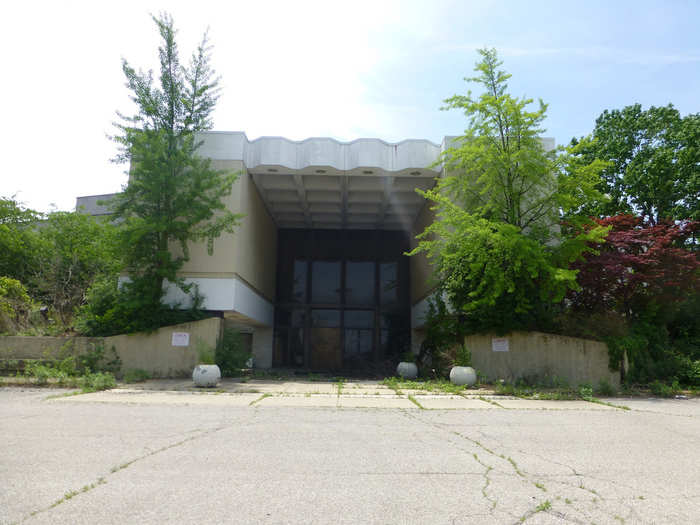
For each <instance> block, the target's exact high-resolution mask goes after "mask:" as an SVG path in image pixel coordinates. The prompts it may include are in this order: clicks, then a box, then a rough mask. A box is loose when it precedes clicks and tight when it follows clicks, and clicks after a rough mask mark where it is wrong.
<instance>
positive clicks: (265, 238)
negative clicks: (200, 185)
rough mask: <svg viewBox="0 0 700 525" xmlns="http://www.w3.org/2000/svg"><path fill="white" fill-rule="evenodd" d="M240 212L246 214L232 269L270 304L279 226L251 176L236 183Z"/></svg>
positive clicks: (240, 229)
mask: <svg viewBox="0 0 700 525" xmlns="http://www.w3.org/2000/svg"><path fill="white" fill-rule="evenodd" d="M236 185H237V186H238V187H237V188H236V191H237V192H238V196H239V205H238V206H239V207H238V209H239V210H240V213H243V214H245V217H244V218H243V219H242V221H241V225H240V226H239V227H238V228H237V229H236V233H235V236H236V243H237V248H236V250H235V253H234V259H233V263H234V264H233V267H234V271H235V272H236V274H237V275H238V276H239V277H241V278H242V279H243V280H244V281H245V282H246V283H247V284H248V285H250V286H251V287H252V288H254V289H255V290H256V291H258V293H260V294H261V295H262V296H263V297H265V299H267V300H268V301H272V302H274V300H275V286H276V283H277V281H276V278H277V226H275V223H274V222H273V220H272V217H270V214H269V213H268V212H267V210H266V209H265V205H264V204H263V201H262V199H261V198H260V195H259V194H258V190H257V188H256V187H255V184H254V183H253V179H252V178H251V176H250V175H248V174H245V175H242V176H241V177H240V179H239V180H238V181H237V183H236Z"/></svg>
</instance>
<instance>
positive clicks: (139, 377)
mask: <svg viewBox="0 0 700 525" xmlns="http://www.w3.org/2000/svg"><path fill="white" fill-rule="evenodd" d="M149 379H151V373H150V372H149V371H148V370H142V369H141V368H130V369H129V370H127V371H126V372H124V382H125V383H143V382H144V381H148V380H149Z"/></svg>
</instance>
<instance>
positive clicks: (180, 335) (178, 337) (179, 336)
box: [172, 332, 190, 346]
mask: <svg viewBox="0 0 700 525" xmlns="http://www.w3.org/2000/svg"><path fill="white" fill-rule="evenodd" d="M172 345H173V346H190V334H188V333H187V332H173V340H172Z"/></svg>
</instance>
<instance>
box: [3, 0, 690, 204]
mask: <svg viewBox="0 0 700 525" xmlns="http://www.w3.org/2000/svg"><path fill="white" fill-rule="evenodd" d="M57 4H60V5H57ZM163 9H167V10H169V11H170V12H171V13H172V14H173V16H174V18H175V23H176V26H177V27H178V28H179V30H180V34H179V44H180V48H181V52H182V54H183V56H185V57H186V56H188V55H189V53H190V51H191V49H192V48H193V46H194V44H195V43H196V41H197V40H198V39H199V38H200V37H201V34H202V32H203V31H204V29H205V28H206V27H207V26H209V28H210V37H211V41H212V43H213V45H214V46H215V47H214V53H213V60H212V64H213V65H214V67H215V68H216V69H217V71H218V72H219V73H220V74H221V76H222V85H223V88H224V91H223V94H222V98H221V101H220V103H219V105H218V107H217V111H216V113H215V116H214V121H215V129H219V130H241V131H245V132H246V133H247V134H248V137H249V138H251V139H252V138H255V137H258V136H261V135H282V136H286V137H289V138H292V139H303V138H306V137H309V136H332V137H335V138H338V139H341V140H352V139H355V138H358V137H379V138H382V139H384V140H387V141H399V140H403V139H406V138H426V139H430V140H432V141H434V142H439V141H440V140H441V139H442V137H443V136H445V135H456V134H459V133H460V132H461V131H462V130H463V129H464V126H465V119H464V117H463V116H462V115H460V114H459V113H457V112H441V111H439V108H440V106H441V104H442V100H443V99H444V98H446V97H448V96H450V95H452V94H454V93H464V92H466V90H467V89H469V86H467V84H465V82H464V81H463V80H462V79H463V78H464V77H465V76H471V74H472V69H473V66H474V62H475V61H476V60H477V54H476V51H475V50H476V49H477V48H479V47H483V46H489V47H495V48H496V49H497V50H498V51H499V54H500V56H501V58H502V60H503V61H504V66H503V67H504V68H505V69H506V70H507V71H508V72H510V73H511V74H512V75H513V77H512V78H511V80H510V91H511V93H512V94H514V95H517V96H522V95H527V96H528V97H532V98H535V99H537V98H541V99H543V100H544V102H546V103H548V104H549V111H548V118H547V120H546V121H545V126H546V128H547V133H546V135H547V136H552V137H554V138H555V139H556V141H557V142H558V143H567V142H568V141H569V140H570V139H571V137H573V136H579V135H583V134H587V133H589V132H590V131H591V130H592V129H593V125H594V122H595V119H596V117H597V116H598V115H599V114H600V113H601V112H602V111H603V110H605V109H613V108H621V107H624V106H625V105H629V104H633V103H637V102H639V103H641V104H642V105H644V106H645V107H647V106H649V105H665V104H668V103H673V104H674V106H675V107H676V108H678V109H679V110H680V111H681V113H682V114H688V113H697V112H700V96H699V95H698V94H699V93H700V36H698V31H697V22H698V20H700V2H684V1H674V0H668V1H657V2H640V1H608V2H591V1H588V2H585V3H584V2H577V3H573V2H561V1H559V2H549V1H535V0H531V1H527V2H526V1H503V0H501V1H499V2H489V1H479V2H470V1H461V2H447V1H432V2H428V1H426V2H411V1H386V2H383V1H380V0H376V1H374V2H370V1H355V2H335V1H331V0H326V1H318V2H304V1H299V2H264V1H260V2H255V3H253V2H227V3H221V2H206V1H202V2H197V3H194V2H184V1H182V2H179V1H170V2H150V1H140V2H137V1H128V0H127V1H123V2H118V3H109V4H104V5H101V3H98V2H77V1H74V2H66V3H55V2H29V1H28V2H24V3H22V4H21V5H19V3H15V4H14V5H13V6H12V7H9V8H8V7H5V8H4V16H3V17H2V19H1V20H0V49H1V50H2V51H0V53H2V59H3V63H4V66H5V75H4V77H5V81H4V82H2V83H0V97H1V99H2V100H4V101H5V110H4V117H5V118H4V119H3V120H4V126H2V128H1V129H0V145H1V146H0V147H1V148H2V150H1V151H2V153H3V162H4V167H5V169H4V170H3V172H4V173H3V175H2V178H0V195H4V196H8V195H13V194H17V196H18V198H19V199H20V200H21V201H24V202H25V203H26V204H27V205H28V206H30V207H33V208H37V209H40V210H48V209H49V208H50V206H51V205H52V204H55V206H56V207H57V208H59V209H71V208H72V207H73V206H74V203H75V197H76V196H77V195H90V194H100V193H109V192H114V191H118V190H119V189H120V187H121V185H122V184H123V183H124V182H125V180H126V178H125V176H124V174H123V170H124V167H123V166H115V165H113V164H111V163H110V162H109V159H110V157H112V156H113V155H114V152H115V148H114V145H113V144H112V143H110V142H109V140H108V139H107V138H106V134H108V133H110V132H111V131H112V130H111V126H110V124H111V122H112V121H113V120H114V112H115V110H117V109H120V110H122V111H127V112H128V109H129V101H128V93H127V92H126V89H125V88H124V87H123V79H122V75H121V70H120V59H121V57H125V58H127V59H128V60H129V61H130V63H132V65H134V66H137V67H142V68H145V69H148V68H153V67H156V65H157V64H156V46H157V44H158V40H157V36H156V33H155V30H154V27H153V25H152V22H151V21H150V20H149V18H148V13H150V12H153V13H157V12H159V11H161V10H163Z"/></svg>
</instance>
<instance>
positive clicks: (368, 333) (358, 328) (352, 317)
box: [344, 310, 374, 359]
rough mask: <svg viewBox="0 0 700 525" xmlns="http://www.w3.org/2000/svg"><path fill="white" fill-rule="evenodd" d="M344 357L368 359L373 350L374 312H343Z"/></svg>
mask: <svg viewBox="0 0 700 525" xmlns="http://www.w3.org/2000/svg"><path fill="white" fill-rule="evenodd" d="M344 346H345V349H344V350H345V351H344V357H345V358H346V359H347V358H349V359H352V358H356V357H364V358H366V357H368V356H371V355H372V351H373V349H374V311H366V310H346V311H345V345H344Z"/></svg>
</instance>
